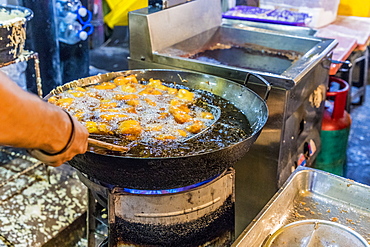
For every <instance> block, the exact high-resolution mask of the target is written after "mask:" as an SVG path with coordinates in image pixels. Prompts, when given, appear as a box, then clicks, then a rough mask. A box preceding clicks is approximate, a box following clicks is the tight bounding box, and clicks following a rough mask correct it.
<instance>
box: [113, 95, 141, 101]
mask: <svg viewBox="0 0 370 247" xmlns="http://www.w3.org/2000/svg"><path fill="white" fill-rule="evenodd" d="M113 98H114V99H115V100H132V99H138V98H139V96H137V95H136V94H116V95H114V97H113Z"/></svg>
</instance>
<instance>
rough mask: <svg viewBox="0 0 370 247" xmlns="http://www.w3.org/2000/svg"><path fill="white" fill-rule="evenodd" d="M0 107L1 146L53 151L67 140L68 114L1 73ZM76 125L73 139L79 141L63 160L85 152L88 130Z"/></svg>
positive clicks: (68, 134)
mask: <svg viewBox="0 0 370 247" xmlns="http://www.w3.org/2000/svg"><path fill="white" fill-rule="evenodd" d="M0 109H1V114H0V145H6V146H13V147H20V148H27V149H41V150H44V151H46V152H48V153H56V152H58V151H60V150H61V149H63V147H64V146H65V145H66V143H67V142H68V139H69V136H70V133H71V131H72V125H71V121H70V119H69V118H68V116H67V114H66V113H65V112H64V111H63V110H62V109H61V108H59V107H56V106H54V105H51V104H49V103H46V102H44V101H43V100H41V99H40V98H39V97H37V96H36V95H34V94H31V93H28V92H26V91H24V90H23V89H21V88H20V87H18V85H17V84H15V83H14V82H13V81H11V80H10V79H9V78H8V77H7V76H5V75H4V74H3V73H0ZM75 126H77V127H76V134H77V136H76V137H77V139H76V142H80V143H76V147H75V148H74V149H75V150H74V151H73V152H72V153H71V154H70V155H68V158H65V159H66V160H68V159H69V158H72V157H73V155H75V154H77V153H81V152H84V151H86V146H87V136H88V133H87V131H86V130H85V129H84V128H83V126H81V125H80V124H79V123H78V122H77V121H75ZM77 145H79V146H82V147H77ZM72 149H73V147H72ZM76 149H79V150H76ZM74 152H77V153H74ZM66 160H61V161H60V162H62V161H66ZM60 162H56V164H55V165H60Z"/></svg>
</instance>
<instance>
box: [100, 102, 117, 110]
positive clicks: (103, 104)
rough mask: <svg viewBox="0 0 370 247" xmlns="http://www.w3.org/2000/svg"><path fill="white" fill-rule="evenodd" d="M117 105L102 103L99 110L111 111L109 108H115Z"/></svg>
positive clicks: (114, 103) (115, 103)
mask: <svg viewBox="0 0 370 247" xmlns="http://www.w3.org/2000/svg"><path fill="white" fill-rule="evenodd" d="M117 105H118V104H117V102H110V101H102V102H101V103H100V108H101V109H111V108H116V107H117Z"/></svg>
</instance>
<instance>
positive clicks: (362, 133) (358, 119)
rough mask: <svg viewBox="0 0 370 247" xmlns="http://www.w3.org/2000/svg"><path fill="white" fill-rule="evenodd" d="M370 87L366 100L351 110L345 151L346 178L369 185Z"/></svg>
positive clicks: (369, 86) (368, 87) (369, 87)
mask: <svg viewBox="0 0 370 247" xmlns="http://www.w3.org/2000/svg"><path fill="white" fill-rule="evenodd" d="M369 97H370V85H368V86H367V88H366V100H365V102H364V103H363V105H361V106H352V108H351V112H350V114H351V117H352V124H351V132H350V135H349V141H348V149H347V172H346V174H345V176H346V177H348V178H350V179H353V180H355V181H357V182H360V183H364V184H367V185H370V113H369V109H370V98H369Z"/></svg>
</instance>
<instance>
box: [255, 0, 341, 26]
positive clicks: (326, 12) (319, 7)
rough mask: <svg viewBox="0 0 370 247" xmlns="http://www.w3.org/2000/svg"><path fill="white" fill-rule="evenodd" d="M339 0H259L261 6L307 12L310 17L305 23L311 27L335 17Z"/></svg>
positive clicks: (321, 24)
mask: <svg viewBox="0 0 370 247" xmlns="http://www.w3.org/2000/svg"><path fill="white" fill-rule="evenodd" d="M339 2H340V0H318V1H313V0H296V1H293V0H260V2H259V3H260V7H261V8H269V9H276V8H284V9H287V10H290V11H296V12H301V13H307V14H309V15H310V16H311V17H312V19H311V21H310V22H309V23H308V24H307V25H308V26H309V27H311V28H320V27H323V26H326V25H328V24H330V23H332V22H333V21H335V19H336V18H337V12H338V6H339Z"/></svg>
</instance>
